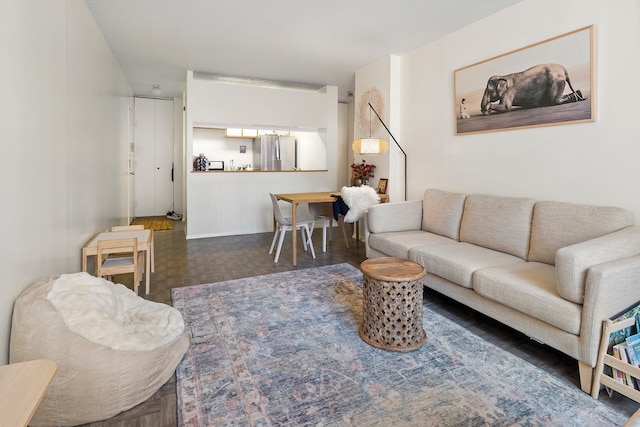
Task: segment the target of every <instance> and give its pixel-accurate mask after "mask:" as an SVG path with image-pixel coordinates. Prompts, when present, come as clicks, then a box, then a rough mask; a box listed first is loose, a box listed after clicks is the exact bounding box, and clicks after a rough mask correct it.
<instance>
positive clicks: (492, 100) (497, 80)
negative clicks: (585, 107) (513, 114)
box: [480, 64, 584, 115]
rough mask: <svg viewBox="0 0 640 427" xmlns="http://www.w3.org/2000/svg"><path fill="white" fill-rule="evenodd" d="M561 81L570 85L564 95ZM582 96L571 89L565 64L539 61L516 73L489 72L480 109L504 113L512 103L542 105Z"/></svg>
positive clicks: (486, 112) (578, 99) (577, 98)
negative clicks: (493, 74) (492, 74)
mask: <svg viewBox="0 0 640 427" xmlns="http://www.w3.org/2000/svg"><path fill="white" fill-rule="evenodd" d="M565 84H568V85H569V89H571V93H569V94H567V95H563V92H564V88H565ZM583 99H584V98H583V97H582V93H581V92H580V91H579V90H578V91H575V90H573V86H571V81H570V80H569V73H568V72H567V70H566V68H564V67H563V66H562V65H560V64H539V65H535V66H533V67H531V68H529V69H527V70H525V71H521V72H519V73H513V74H507V75H506V76H492V77H491V78H490V79H489V81H488V82H487V87H486V89H485V90H484V96H483V97H482V102H481V104H480V110H481V111H482V114H483V115H488V114H490V113H492V112H496V113H505V112H508V111H511V109H512V108H513V107H515V106H519V107H524V108H532V107H544V106H549V105H559V104H566V103H568V102H576V101H581V100H583ZM496 101H498V102H496Z"/></svg>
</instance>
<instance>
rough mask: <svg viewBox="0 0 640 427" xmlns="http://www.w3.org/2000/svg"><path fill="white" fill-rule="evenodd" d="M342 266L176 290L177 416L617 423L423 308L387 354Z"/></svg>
mask: <svg viewBox="0 0 640 427" xmlns="http://www.w3.org/2000/svg"><path fill="white" fill-rule="evenodd" d="M361 280H362V275H361V273H360V271H359V270H358V269H356V268H354V267H352V266H350V265H348V264H338V265H332V266H326V267H320V268H312V269H306V270H298V271H291V272H284V273H276V274H271V275H267V276H259V277H251V278H247V279H240V280H233V281H228V282H220V283H214V284H209V285H202V286H191V287H184V288H176V289H173V290H172V298H173V304H174V306H175V307H176V308H177V309H178V310H180V311H181V312H182V314H183V316H184V318H185V323H186V325H187V328H188V329H189V331H190V333H191V345H190V347H189V350H188V351H187V354H186V355H185V357H184V359H183V360H182V362H181V363H180V365H179V366H178V369H177V394H178V419H179V425H181V426H194V427H195V426H217V425H242V426H245V425H252V426H267V425H274V426H281V425H290V426H298V425H323V426H355V425H357V426H391V425H393V426H487V425H490V426H513V425H526V426H541V425H550V426H600V427H603V426H620V425H622V424H623V423H624V422H625V420H626V417H625V416H623V415H622V414H620V413H618V412H616V411H614V410H613V409H611V408H609V407H607V406H606V405H604V404H602V403H601V402H599V401H597V400H594V399H592V398H591V397H590V396H589V395H588V394H586V393H584V392H582V391H581V390H580V389H579V388H578V387H574V386H572V385H568V384H566V383H565V382H563V381H561V380H559V379H557V378H556V377H554V376H552V375H551V374H549V373H547V372H545V371H543V370H541V369H539V368H537V367H535V366H533V365H531V364H529V363H528V362H526V361H524V360H522V359H520V358H518V357H516V356H514V355H512V354H510V353H508V352H506V351H504V350H501V349H500V348H498V347H496V346H494V345H493V344H491V343H489V342H487V341H485V340H482V339H481V338H479V337H477V336H476V335H474V334H473V333H471V332H469V331H467V330H466V329H464V328H462V327H460V326H458V325H457V324H455V323H453V322H452V321H450V320H448V319H446V318H444V317H443V316H441V315H439V314H437V313H434V312H432V311H430V310H428V309H424V326H425V330H426V331H427V336H428V338H427V341H426V343H425V344H424V346H422V347H421V348H420V349H419V350H416V351H414V352H410V353H394V352H387V351H383V350H379V349H376V348H374V347H371V346H369V345H367V344H365V343H364V342H363V341H362V340H361V339H360V336H359V335H358V326H359V324H360V320H361V316H362V290H361Z"/></svg>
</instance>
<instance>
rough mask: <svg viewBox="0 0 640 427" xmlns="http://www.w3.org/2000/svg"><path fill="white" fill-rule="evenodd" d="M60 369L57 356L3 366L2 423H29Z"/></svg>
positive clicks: (14, 425)
mask: <svg viewBox="0 0 640 427" xmlns="http://www.w3.org/2000/svg"><path fill="white" fill-rule="evenodd" d="M57 371H58V364H57V363H56V362H54V361H53V360H31V361H28V362H20V363H12V364H10V365H4V366H0V427H5V426H6V427H17V426H26V425H27V424H29V421H30V420H31V417H32V416H33V414H34V412H36V409H38V405H39V404H40V401H41V400H42V398H43V397H44V394H45V393H46V391H47V388H48V387H49V384H51V380H53V377H54V376H55V374H56V372H57Z"/></svg>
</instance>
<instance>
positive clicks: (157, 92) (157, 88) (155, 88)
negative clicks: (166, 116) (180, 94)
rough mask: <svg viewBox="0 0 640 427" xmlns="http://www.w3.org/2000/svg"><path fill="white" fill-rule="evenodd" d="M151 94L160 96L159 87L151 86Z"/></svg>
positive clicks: (160, 90)
mask: <svg viewBox="0 0 640 427" xmlns="http://www.w3.org/2000/svg"><path fill="white" fill-rule="evenodd" d="M151 94H152V95H154V96H160V95H162V89H160V85H153V89H151Z"/></svg>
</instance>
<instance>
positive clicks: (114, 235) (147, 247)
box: [82, 230, 155, 294]
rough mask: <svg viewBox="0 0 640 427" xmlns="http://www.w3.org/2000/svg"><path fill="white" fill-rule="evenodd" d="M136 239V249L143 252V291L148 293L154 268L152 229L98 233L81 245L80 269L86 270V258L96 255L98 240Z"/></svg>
mask: <svg viewBox="0 0 640 427" xmlns="http://www.w3.org/2000/svg"><path fill="white" fill-rule="evenodd" d="M131 238H136V239H138V251H144V252H145V263H144V269H145V274H144V276H145V293H147V294H148V293H149V288H150V283H151V272H153V271H154V270H155V268H154V267H155V266H154V260H153V258H154V256H153V255H154V254H153V252H154V251H153V230H127V231H105V232H102V233H98V234H96V235H95V236H93V237H92V238H91V240H89V241H88V242H87V243H86V244H85V245H84V246H83V247H82V271H87V258H88V257H90V256H96V255H98V241H100V240H110V239H111V240H112V239H131Z"/></svg>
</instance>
